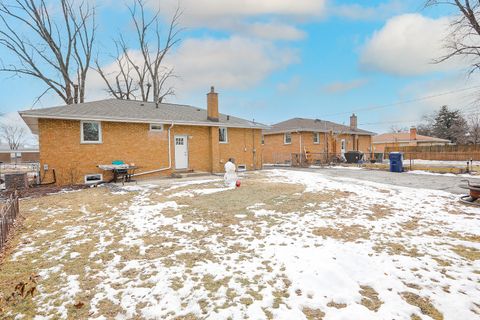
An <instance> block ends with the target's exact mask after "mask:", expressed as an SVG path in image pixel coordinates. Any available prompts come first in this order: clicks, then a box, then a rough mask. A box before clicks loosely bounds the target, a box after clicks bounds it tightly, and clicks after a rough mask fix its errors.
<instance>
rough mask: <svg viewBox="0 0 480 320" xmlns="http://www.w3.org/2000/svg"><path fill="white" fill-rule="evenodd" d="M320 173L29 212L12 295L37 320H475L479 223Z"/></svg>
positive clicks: (3, 280)
mask: <svg viewBox="0 0 480 320" xmlns="http://www.w3.org/2000/svg"><path fill="white" fill-rule="evenodd" d="M457 200H458V199H457V196H455V195H452V194H448V193H443V192H438V191H430V190H416V189H409V188H402V187H394V186H388V185H383V184H375V183H371V182H365V181H360V180H353V179H346V178H335V179H332V178H327V177H325V176H322V174H321V172H320V173H314V172H296V171H291V170H272V171H264V172H256V173H249V174H247V176H246V177H245V179H244V180H243V181H242V186H241V187H240V188H238V189H227V188H224V187H223V186H222V183H221V181H219V180H203V181H192V183H189V182H185V181H183V182H182V183H177V184H174V185H168V186H153V185H146V186H143V185H142V186H140V185H139V186H131V187H126V188H123V189H120V190H115V189H114V190H111V189H108V188H96V189H89V190H82V191H79V192H74V193H66V194H59V195H52V196H48V197H44V198H41V199H32V200H25V201H22V209H23V212H24V213H25V215H26V220H25V224H24V225H25V226H24V228H23V229H22V230H20V232H19V235H18V236H17V237H16V238H15V240H14V249H13V250H12V252H10V254H9V256H8V257H7V259H6V260H5V262H4V263H3V265H1V266H0V290H1V292H2V293H3V295H4V296H7V295H10V294H11V292H13V291H14V287H15V285H16V284H17V283H19V282H21V281H24V282H28V283H27V286H26V287H27V289H28V288H30V287H31V286H34V284H33V281H31V280H29V278H30V277H31V276H32V275H33V276H34V277H35V276H37V275H38V277H36V278H34V279H37V280H36V282H37V283H38V285H37V291H36V292H35V293H34V296H33V299H32V298H30V297H28V298H19V297H17V298H16V299H14V300H13V301H12V300H11V301H9V302H5V301H3V304H2V302H0V308H1V307H3V308H4V309H5V312H6V314H7V315H8V316H11V317H14V316H15V315H17V317H18V318H20V317H21V316H22V315H23V316H24V317H25V318H33V317H36V318H37V319H46V318H49V319H58V318H62V319H66V318H71V319H84V318H92V319H131V318H135V319H139V318H140V319H289V320H290V319H478V318H480V284H479V283H480V210H479V209H477V208H473V207H467V206H463V205H461V204H459V202H458V201H457Z"/></svg>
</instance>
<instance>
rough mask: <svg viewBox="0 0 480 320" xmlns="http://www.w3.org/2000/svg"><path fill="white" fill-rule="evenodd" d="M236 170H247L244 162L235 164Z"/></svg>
mask: <svg viewBox="0 0 480 320" xmlns="http://www.w3.org/2000/svg"><path fill="white" fill-rule="evenodd" d="M237 170H238V172H243V171H247V165H246V164H239V165H238V166H237Z"/></svg>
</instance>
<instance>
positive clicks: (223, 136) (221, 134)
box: [218, 127, 228, 143]
mask: <svg viewBox="0 0 480 320" xmlns="http://www.w3.org/2000/svg"><path fill="white" fill-rule="evenodd" d="M218 141H219V142H220V143H228V130H227V128H225V127H220V128H218Z"/></svg>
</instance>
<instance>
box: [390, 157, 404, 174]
mask: <svg viewBox="0 0 480 320" xmlns="http://www.w3.org/2000/svg"><path fill="white" fill-rule="evenodd" d="M389 159H390V172H403V154H402V153H401V152H390V156H389Z"/></svg>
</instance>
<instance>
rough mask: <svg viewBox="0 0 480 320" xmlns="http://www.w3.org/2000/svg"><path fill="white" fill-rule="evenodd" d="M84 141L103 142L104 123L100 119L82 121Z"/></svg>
mask: <svg viewBox="0 0 480 320" xmlns="http://www.w3.org/2000/svg"><path fill="white" fill-rule="evenodd" d="M80 126H81V129H80V135H81V137H80V140H81V142H82V143H102V124H101V123H100V122H98V121H81V122H80Z"/></svg>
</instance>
